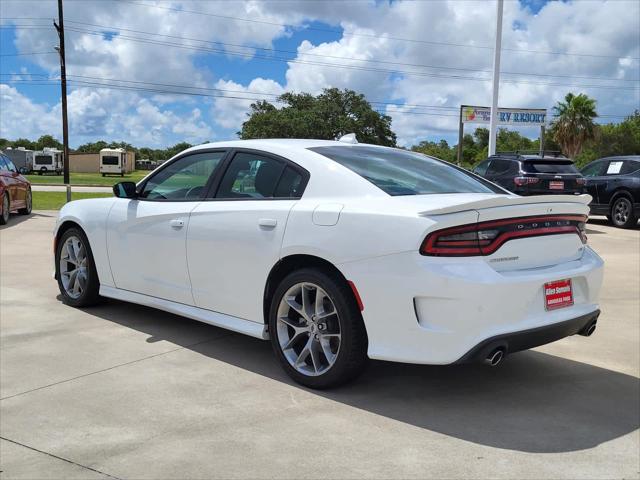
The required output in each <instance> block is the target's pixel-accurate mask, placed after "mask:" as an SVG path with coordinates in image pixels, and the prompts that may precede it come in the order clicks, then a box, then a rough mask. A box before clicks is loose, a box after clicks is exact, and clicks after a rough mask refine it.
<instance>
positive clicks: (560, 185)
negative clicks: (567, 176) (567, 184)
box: [549, 182, 564, 190]
mask: <svg viewBox="0 0 640 480" xmlns="http://www.w3.org/2000/svg"><path fill="white" fill-rule="evenodd" d="M549 190H564V182H549Z"/></svg>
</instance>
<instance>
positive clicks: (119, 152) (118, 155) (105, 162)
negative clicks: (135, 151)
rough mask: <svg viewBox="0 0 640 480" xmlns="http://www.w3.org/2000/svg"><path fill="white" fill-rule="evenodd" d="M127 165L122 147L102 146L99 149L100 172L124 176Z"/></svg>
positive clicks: (103, 174) (125, 154)
mask: <svg viewBox="0 0 640 480" xmlns="http://www.w3.org/2000/svg"><path fill="white" fill-rule="evenodd" d="M126 167H127V152H126V150H125V149H124V148H103V149H102V150H100V173H101V174H102V176H103V177H104V176H105V175H107V174H113V175H120V176H121V177H124V174H125V171H126Z"/></svg>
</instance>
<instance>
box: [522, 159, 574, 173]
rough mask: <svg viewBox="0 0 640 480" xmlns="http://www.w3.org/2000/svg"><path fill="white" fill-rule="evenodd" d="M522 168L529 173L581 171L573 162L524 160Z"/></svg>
mask: <svg viewBox="0 0 640 480" xmlns="http://www.w3.org/2000/svg"><path fill="white" fill-rule="evenodd" d="M522 169H523V170H524V171H525V172H527V173H579V172H578V169H577V168H576V167H575V166H574V165H573V163H571V162H558V161H551V162H524V163H523V165H522Z"/></svg>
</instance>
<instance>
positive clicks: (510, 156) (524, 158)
mask: <svg viewBox="0 0 640 480" xmlns="http://www.w3.org/2000/svg"><path fill="white" fill-rule="evenodd" d="M493 159H499V160H514V161H519V162H535V161H542V160H543V161H545V162H555V161H557V162H558V163H567V162H571V163H573V160H571V159H570V158H567V157H564V156H562V155H560V156H554V155H543V156H541V155H539V154H538V155H531V154H526V155H523V154H519V153H496V154H495V155H491V156H490V157H489V160H493Z"/></svg>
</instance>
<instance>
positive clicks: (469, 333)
mask: <svg viewBox="0 0 640 480" xmlns="http://www.w3.org/2000/svg"><path fill="white" fill-rule="evenodd" d="M532 241H533V240H532ZM338 268H339V269H340V270H341V271H342V273H343V274H344V276H345V278H347V279H348V280H351V281H353V282H354V284H355V285H356V287H357V289H358V292H359V294H360V296H361V298H362V302H363V305H364V310H363V312H362V316H363V319H364V322H365V327H366V329H367V335H368V339H369V350H368V354H369V357H370V358H374V359H380V360H389V361H397V362H406V363H418V364H433V365H446V364H451V363H456V362H458V361H460V359H462V358H464V357H465V356H466V355H467V354H468V353H469V352H472V351H473V350H474V349H475V348H476V347H477V346H478V345H481V344H484V342H486V341H488V340H491V339H496V338H503V336H509V335H512V336H513V340H512V342H511V343H512V345H511V347H510V349H511V350H510V351H514V350H513V349H521V348H530V347H527V345H528V344H532V345H533V346H536V345H540V344H542V343H546V342H545V341H542V342H541V339H540V338H536V337H537V335H535V334H534V335H533V336H532V338H531V339H527V338H526V337H527V336H528V335H530V334H531V332H534V333H535V332H536V331H537V329H540V328H542V329H546V328H547V327H548V328H550V329H551V330H541V331H547V332H552V333H553V334H554V335H555V336H556V337H557V338H553V335H552V336H551V340H549V341H553V340H554V339H558V338H562V337H564V336H567V335H570V334H572V333H575V332H572V331H571V329H569V330H568V332H569V333H566V332H567V330H566V329H565V327H564V326H561V325H563V324H565V323H566V322H570V321H573V320H575V319H577V318H587V317H589V318H591V317H590V316H593V315H595V314H597V312H598V309H599V305H598V297H599V292H600V287H601V284H602V274H603V262H602V259H601V258H600V257H599V256H598V255H597V254H596V253H595V252H593V250H591V249H590V248H589V247H586V248H585V249H584V252H583V254H582V256H581V258H579V259H576V260H572V261H567V262H564V263H561V264H557V265H552V266H549V267H538V268H531V269H526V270H517V271H506V272H505V271H503V272H500V271H496V270H495V269H494V268H492V266H491V265H490V264H489V263H487V261H485V259H483V258H481V257H462V258H446V257H442V258H440V257H424V256H421V255H420V254H419V253H418V252H417V251H416V252H405V253H398V254H394V255H386V256H383V257H378V258H373V259H368V260H363V261H357V262H349V263H343V264H340V265H338ZM561 279H571V281H572V286H573V296H574V304H573V305H571V306H568V307H564V308H559V309H556V310H551V311H547V310H545V307H544V304H545V303H544V285H545V283H547V282H552V281H556V280H561ZM586 321H587V320H585V322H586ZM555 326H559V327H558V329H559V332H560V333H559V336H557V335H558V333H557V332H556V330H554V328H555ZM565 333H566V334H565ZM542 340H544V338H542ZM540 342H541V343H540Z"/></svg>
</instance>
